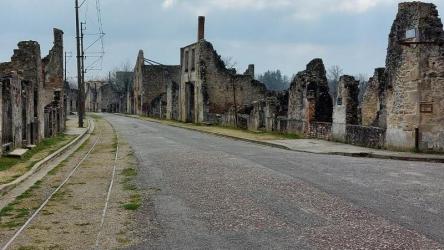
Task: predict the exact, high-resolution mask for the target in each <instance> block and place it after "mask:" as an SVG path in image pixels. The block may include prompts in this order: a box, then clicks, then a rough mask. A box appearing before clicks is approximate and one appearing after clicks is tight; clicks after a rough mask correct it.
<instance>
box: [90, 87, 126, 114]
mask: <svg viewBox="0 0 444 250" xmlns="http://www.w3.org/2000/svg"><path fill="white" fill-rule="evenodd" d="M97 99H98V100H97V102H98V104H99V111H100V112H108V113H124V111H123V109H124V100H125V94H124V93H123V92H122V91H120V90H119V89H117V87H116V85H114V84H113V83H106V84H104V85H102V86H101V87H100V88H99V90H98V96H97Z"/></svg>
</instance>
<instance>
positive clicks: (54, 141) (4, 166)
mask: <svg viewBox="0 0 444 250" xmlns="http://www.w3.org/2000/svg"><path fill="white" fill-rule="evenodd" d="M73 138H74V137H73V136H68V135H65V134H59V135H57V136H54V137H52V138H46V139H43V140H42V141H41V142H40V143H39V144H38V145H37V146H36V147H35V148H33V149H31V150H29V151H28V152H26V154H25V155H24V156H23V157H22V158H21V159H20V158H12V157H1V158H0V171H4V170H8V169H10V168H11V167H13V166H14V165H16V164H19V163H24V162H28V161H29V160H30V159H31V158H32V156H34V155H35V154H37V153H40V152H42V151H44V150H47V149H48V148H50V147H53V146H54V145H58V144H60V143H62V142H65V141H66V143H67V142H68V141H70V140H72V139H73ZM65 145H66V144H65ZM59 148H60V147H57V148H53V149H51V150H50V151H49V152H48V154H47V155H49V154H52V153H54V152H55V151H57V150H58V149H59ZM43 158H44V157H42V159H43ZM37 162H38V161H32V162H31V163H30V164H29V165H28V168H32V167H33V166H34V165H35V164H36V163H37Z"/></svg>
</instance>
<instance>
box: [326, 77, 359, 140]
mask: <svg viewBox="0 0 444 250" xmlns="http://www.w3.org/2000/svg"><path fill="white" fill-rule="evenodd" d="M336 93H338V96H337V98H336V100H335V106H334V110H333V127H332V133H333V138H334V139H335V140H338V141H345V137H346V126H347V125H357V124H358V123H359V121H358V106H359V100H358V95H359V81H356V80H355V78H354V77H352V76H347V75H344V76H341V77H340V78H339V83H338V86H337V92H336Z"/></svg>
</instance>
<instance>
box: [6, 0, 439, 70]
mask: <svg viewBox="0 0 444 250" xmlns="http://www.w3.org/2000/svg"><path fill="white" fill-rule="evenodd" d="M82 1H83V0H80V2H82ZM100 2H101V12H102V23H103V29H104V32H105V33H106V36H105V40H104V41H105V44H104V45H105V51H106V54H105V58H104V62H103V67H102V70H101V71H91V72H90V74H89V77H95V76H97V75H107V72H108V71H110V70H112V69H114V68H115V67H117V66H119V65H122V64H124V63H126V62H129V63H130V64H131V65H133V64H134V62H135V59H136V56H137V52H138V50H139V49H143V50H144V51H145V57H147V58H149V59H152V60H155V61H159V62H161V63H163V64H179V55H180V48H181V47H184V46H186V45H188V44H191V43H193V42H195V40H196V37H197V35H196V30H197V16H198V15H205V16H206V19H207V22H206V39H207V40H208V41H210V42H212V43H213V44H214V46H215V48H216V49H217V50H218V52H219V53H220V54H221V55H222V56H223V57H232V58H233V60H234V61H235V62H237V65H236V67H237V68H238V70H239V71H242V72H243V71H244V70H245V69H246V67H247V65H248V64H251V63H254V64H255V65H256V72H257V73H261V72H264V71H266V70H268V69H273V70H274V69H281V70H282V71H283V72H284V73H285V74H287V75H293V74H295V73H297V72H298V71H301V70H303V69H304V67H305V65H306V64H307V63H308V62H309V61H310V60H311V59H312V58H316V57H321V58H322V59H324V62H325V63H326V65H327V66H328V67H329V66H331V65H340V66H341V67H342V68H343V69H344V73H347V74H352V75H355V74H359V73H365V74H370V73H372V72H373V69H374V68H376V67H381V66H384V60H385V54H386V47H387V39H388V33H389V30H390V26H391V24H392V22H393V20H394V18H395V15H396V12H397V3H398V2H399V1H396V0H101V1H100ZM431 2H433V3H435V4H436V5H437V6H438V10H439V11H440V13H441V12H442V11H444V0H436V1H431ZM95 5H96V0H86V3H85V4H84V5H83V6H82V8H81V11H82V14H81V16H82V20H84V21H85V20H86V22H87V28H88V30H87V31H86V32H87V33H97V31H98V26H97V18H96V14H97V11H96V8H95ZM0 9H1V10H2V12H1V13H2V14H1V15H0V23H2V29H1V33H0V48H1V50H0V62H2V61H9V60H10V56H11V55H12V51H13V49H14V48H16V44H17V42H18V41H21V40H35V41H38V42H39V43H40V45H41V48H42V55H43V56H44V55H46V54H47V53H48V50H49V49H50V48H51V46H52V27H57V28H60V29H63V30H64V31H65V49H66V50H67V51H72V52H75V22H74V20H75V19H74V18H75V16H74V0H0ZM94 38H95V37H94V36H90V37H88V41H87V42H86V43H90V42H92V41H93V40H94ZM99 49H100V46H93V47H92V48H90V49H89V52H97V51H99ZM74 59H75V58H74V57H73V58H72V59H71V60H70V61H69V66H68V73H69V75H70V76H71V77H75V75H76V74H75V72H76V71H75V60H74ZM91 60H92V58H91V59H90V60H89V62H91Z"/></svg>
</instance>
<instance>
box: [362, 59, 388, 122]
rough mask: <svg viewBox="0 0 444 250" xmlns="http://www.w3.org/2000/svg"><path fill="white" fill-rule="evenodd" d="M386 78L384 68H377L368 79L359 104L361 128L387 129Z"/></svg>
mask: <svg viewBox="0 0 444 250" xmlns="http://www.w3.org/2000/svg"><path fill="white" fill-rule="evenodd" d="M386 93H387V77H386V72H385V68H377V69H376V70H375V73H374V75H373V77H371V78H370V80H369V82H368V85H367V89H366V91H365V93H364V97H363V100H362V103H361V119H362V125H363V126H373V127H380V128H386V127H387V109H386Z"/></svg>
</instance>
